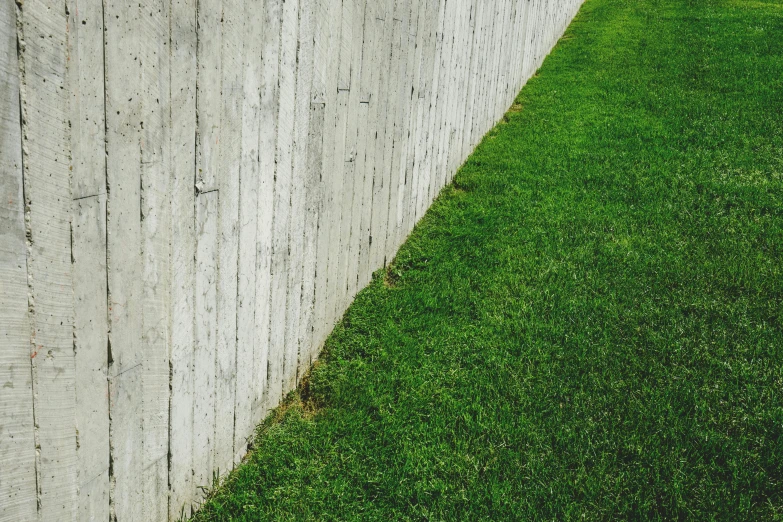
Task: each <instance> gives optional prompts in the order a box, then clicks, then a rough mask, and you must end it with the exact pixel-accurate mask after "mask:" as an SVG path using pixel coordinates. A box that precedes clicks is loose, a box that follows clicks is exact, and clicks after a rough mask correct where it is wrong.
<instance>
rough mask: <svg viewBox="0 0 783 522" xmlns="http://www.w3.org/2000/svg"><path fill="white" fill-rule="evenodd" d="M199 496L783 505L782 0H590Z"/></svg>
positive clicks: (714, 514) (695, 509)
mask: <svg viewBox="0 0 783 522" xmlns="http://www.w3.org/2000/svg"><path fill="white" fill-rule="evenodd" d="M196 518H197V520H201V521H212V520H247V521H250V520H318V521H321V520H332V521H349V520H368V521H372V520H379V521H380V520H382V521H389V520H421V521H473V520H609V519H614V520H699V521H702V520H783V0H747V1H745V0H692V1H687V0H588V1H587V3H586V4H585V5H584V7H583V9H582V11H581V13H580V15H579V16H578V17H577V19H576V20H575V21H574V22H573V24H572V25H571V27H570V29H569V30H568V32H567V33H566V35H565V37H564V38H563V40H562V41H561V42H560V43H559V44H558V46H557V48H556V49H555V51H554V52H553V53H552V55H551V56H550V57H549V58H548V59H547V60H546V62H545V64H544V66H543V67H542V68H541V70H540V71H539V72H538V74H537V76H536V77H535V78H533V79H532V80H531V81H530V82H529V83H528V85H527V86H526V87H525V88H524V90H523V91H522V92H521V94H520V95H519V97H518V99H517V103H516V104H515V105H514V107H512V109H511V111H510V112H509V113H508V115H507V117H506V120H505V121H504V122H502V123H501V124H499V125H498V127H497V128H496V129H495V130H493V131H492V132H491V133H490V134H489V135H488V136H487V137H486V138H485V139H484V141H483V143H482V144H481V145H480V146H479V147H478V149H477V150H476V151H475V153H474V154H473V156H472V157H471V158H470V159H469V160H468V161H467V162H466V164H465V165H464V167H463V168H462V169H461V171H460V172H459V173H458V175H457V177H456V179H455V183H454V184H453V185H452V186H451V187H448V188H446V189H445V190H444V191H443V193H442V194H441V195H440V197H439V198H438V200H437V201H436V202H435V204H434V206H433V207H432V209H431V210H430V212H429V213H428V214H427V215H426V217H425V218H424V220H423V221H422V223H421V224H420V225H419V226H418V227H417V228H416V230H415V231H414V233H413V235H412V236H411V238H410V239H409V241H408V242H407V244H406V245H405V246H404V247H403V248H402V250H401V252H400V253H399V255H398V257H397V259H396V260H395V261H394V263H393V265H392V266H391V267H390V268H389V269H388V270H386V271H384V272H379V273H378V274H376V277H375V280H374V281H373V283H372V284H371V285H370V287H369V288H367V289H366V290H364V291H363V292H362V293H361V294H360V295H359V297H358V298H357V300H356V302H355V304H354V305H353V306H352V307H351V308H350V310H349V311H348V312H347V314H346V315H345V318H344V320H343V322H342V323H341V324H340V325H338V326H337V328H336V329H335V331H334V333H333V334H332V336H331V338H330V339H329V341H328V343H327V348H326V352H325V354H324V356H323V357H322V360H321V362H320V363H319V364H318V366H317V367H316V369H315V370H314V371H313V373H312V376H311V377H310V379H309V381H308V382H307V383H306V385H305V386H304V388H303V389H302V390H301V391H300V392H299V393H298V394H295V395H294V396H292V397H290V398H289V402H288V404H287V405H286V406H285V407H283V408H281V409H280V410H279V411H277V412H276V413H275V415H273V418H272V419H270V420H268V421H267V422H266V424H265V425H264V426H262V427H261V428H260V430H259V434H258V439H257V443H256V447H255V450H254V451H253V453H252V455H251V456H250V457H249V458H248V459H247V462H246V464H244V465H243V466H242V467H241V468H240V469H238V470H237V471H236V472H235V473H234V474H233V475H232V476H231V478H230V479H229V481H228V483H227V484H226V485H225V486H224V487H222V488H221V489H219V490H218V491H216V492H215V493H214V494H213V495H212V496H211V498H210V500H209V501H208V502H207V503H206V504H205V505H204V506H203V508H202V510H201V511H200V514H199V515H198V516H197V517H196Z"/></svg>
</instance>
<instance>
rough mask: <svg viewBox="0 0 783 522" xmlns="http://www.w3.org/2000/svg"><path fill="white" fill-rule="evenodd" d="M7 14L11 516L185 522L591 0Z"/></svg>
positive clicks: (16, 10)
mask: <svg viewBox="0 0 783 522" xmlns="http://www.w3.org/2000/svg"><path fill="white" fill-rule="evenodd" d="M1 2H2V3H0V225H2V226H0V340H1V341H2V346H1V347H0V416H2V419H3V422H2V425H0V521H2V522H4V521H26V520H38V521H60V520H107V519H108V520H116V521H117V522H126V521H128V522H132V521H145V522H146V521H161V520H178V519H179V518H180V517H182V516H183V515H184V516H190V515H191V514H192V513H193V511H194V510H196V509H198V506H199V503H200V502H201V500H202V499H203V497H204V494H205V492H206V491H208V490H209V488H211V487H213V486H214V485H215V482H216V481H219V480H220V479H221V478H222V477H224V476H225V474H226V473H228V472H230V471H231V469H232V468H233V467H234V466H236V465H237V464H238V463H239V462H240V461H241V459H242V457H243V456H244V455H245V454H246V452H247V450H248V447H249V444H250V442H251V441H252V437H253V432H254V428H255V426H256V425H257V424H258V423H259V422H260V421H261V420H262V419H263V418H264V417H265V416H266V414H267V413H268V412H269V411H270V410H271V409H272V408H274V407H276V406H277V405H278V404H279V403H280V401H281V400H283V398H284V397H285V395H286V394H287V393H288V392H290V391H291V390H292V389H294V388H295V386H296V384H297V382H298V381H299V379H301V377H302V376H303V375H304V374H305V373H306V372H307V371H308V369H309V367H310V365H311V364H312V362H313V361H314V360H315V359H316V358H317V357H318V353H319V351H320V349H321V347H322V346H323V343H324V341H325V340H326V338H327V336H328V335H329V332H330V331H331V330H332V327H333V326H334V324H335V323H336V322H337V321H338V320H339V318H340V317H341V316H342V314H343V313H344V311H345V309H346V308H347V307H348V306H349V304H350V302H351V301H352V300H353V298H354V296H355V295H356V293H357V292H358V291H360V290H361V289H362V288H363V287H364V286H366V285H367V284H368V283H369V281H370V280H371V278H372V274H373V272H374V271H376V270H378V269H379V268H382V267H383V266H384V265H385V264H388V263H389V262H390V261H391V260H392V259H393V258H394V255H395V253H396V251H397V249H398V248H399V247H400V245H401V244H402V243H403V242H404V241H405V239H406V238H407V236H408V235H409V234H410V232H411V231H412V230H413V228H414V226H415V225H416V223H417V221H418V220H419V219H420V218H421V217H422V216H423V215H424V213H425V212H426V209H427V207H428V206H429V204H430V203H431V202H432V201H433V199H434V198H435V197H437V195H438V193H439V191H440V190H441V189H442V188H443V187H444V186H445V185H446V184H448V183H449V182H450V181H451V179H452V177H453V175H454V173H455V172H456V170H457V169H458V168H459V166H460V165H461V164H462V162H463V161H464V160H465V159H466V157H467V155H468V154H470V152H471V150H472V149H473V148H474V147H475V146H476V144H477V143H478V142H479V141H480V140H481V138H482V136H484V134H485V133H486V132H488V131H489V130H490V129H491V128H492V127H493V126H494V124H495V123H496V122H497V120H498V119H499V118H501V117H502V116H503V113H504V111H505V110H506V109H507V108H508V106H509V105H510V104H511V103H512V102H513V99H514V97H515V95H516V93H517V92H518V91H519V89H520V88H521V87H522V85H523V84H524V83H525V82H526V81H527V79H528V78H530V76H531V75H532V74H534V73H535V71H536V69H537V68H538V67H539V66H540V65H541V63H542V61H543V59H544V57H545V56H546V54H547V53H548V52H549V50H550V49H551V48H552V46H553V45H554V44H555V43H556V41H557V39H558V38H559V36H560V35H561V34H562V33H563V31H565V28H566V27H567V25H568V23H569V22H570V20H571V19H572V18H573V16H574V15H575V14H576V12H577V10H578V9H579V6H580V4H581V0H498V1H497V2H481V1H479V0H375V1H372V2H370V1H368V0H313V1H304V0H285V1H284V0H141V1H137V2H128V1H124V0H103V1H101V0H66V1H65V2H59V3H57V2H52V1H51V0H25V2H13V1H12V0H1Z"/></svg>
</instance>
